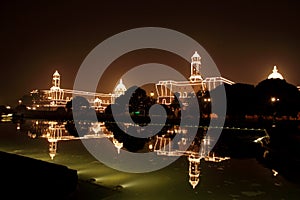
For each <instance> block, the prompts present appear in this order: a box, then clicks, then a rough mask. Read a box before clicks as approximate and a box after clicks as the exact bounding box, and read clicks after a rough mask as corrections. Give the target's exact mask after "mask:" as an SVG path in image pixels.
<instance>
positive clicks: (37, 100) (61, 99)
mask: <svg viewBox="0 0 300 200" xmlns="http://www.w3.org/2000/svg"><path fill="white" fill-rule="evenodd" d="M60 83H61V76H60V74H59V73H58V71H57V70H56V71H55V72H54V74H53V77H52V87H51V88H50V89H49V90H33V91H32V92H31V96H32V97H33V104H32V106H31V107H29V108H30V109H37V110H39V109H48V110H51V109H57V108H58V107H65V106H66V104H67V102H69V101H71V100H72V98H73V96H82V97H85V98H86V100H87V101H88V102H89V104H90V105H91V107H93V108H95V110H97V111H104V109H105V108H106V107H107V106H108V105H109V104H112V103H114V100H115V98H117V97H118V96H120V95H121V94H124V92H125V91H126V87H125V85H124V84H123V82H122V80H120V83H119V84H118V85H117V86H116V87H115V89H114V93H109V94H105V93H95V92H87V91H79V90H70V89H62V88H61V87H60Z"/></svg>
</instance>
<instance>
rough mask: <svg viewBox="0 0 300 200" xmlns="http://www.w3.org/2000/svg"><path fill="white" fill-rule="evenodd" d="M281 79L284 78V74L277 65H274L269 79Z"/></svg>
mask: <svg viewBox="0 0 300 200" xmlns="http://www.w3.org/2000/svg"><path fill="white" fill-rule="evenodd" d="M277 78H279V79H281V80H283V79H284V78H283V76H282V75H281V74H280V73H279V72H278V69H277V67H276V66H274V68H273V70H272V73H271V74H270V75H269V76H268V79H277Z"/></svg>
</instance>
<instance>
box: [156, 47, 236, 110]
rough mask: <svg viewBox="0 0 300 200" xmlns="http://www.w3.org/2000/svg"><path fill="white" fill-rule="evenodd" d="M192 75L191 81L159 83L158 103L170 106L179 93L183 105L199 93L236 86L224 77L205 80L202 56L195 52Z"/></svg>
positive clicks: (165, 81)
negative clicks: (224, 85) (223, 85)
mask: <svg viewBox="0 0 300 200" xmlns="http://www.w3.org/2000/svg"><path fill="white" fill-rule="evenodd" d="M190 67H191V75H190V77H189V81H174V80H163V81H159V82H158V83H157V84H156V85H155V86H156V92H157V96H158V98H157V101H158V103H160V104H166V105H170V104H171V103H172V102H173V100H174V95H175V94H176V93H177V94H178V97H179V99H180V100H181V102H183V105H185V102H186V101H185V100H186V99H188V98H192V97H194V96H195V93H197V92H198V91H200V92H202V93H204V92H205V91H211V90H213V89H215V88H216V87H218V86H219V85H221V84H224V83H226V84H229V85H232V84H234V82H233V81H230V80H228V79H225V78H223V77H206V78H205V79H203V77H202V75H201V56H200V55H199V54H198V52H197V51H195V53H194V55H193V56H192V57H191V66H190Z"/></svg>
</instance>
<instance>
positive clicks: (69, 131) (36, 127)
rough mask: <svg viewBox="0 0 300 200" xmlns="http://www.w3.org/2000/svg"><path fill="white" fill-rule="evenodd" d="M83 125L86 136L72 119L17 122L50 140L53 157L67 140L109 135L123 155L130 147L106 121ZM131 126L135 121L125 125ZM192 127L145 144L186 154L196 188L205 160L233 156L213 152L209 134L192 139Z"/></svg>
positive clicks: (164, 151) (161, 152)
mask: <svg viewBox="0 0 300 200" xmlns="http://www.w3.org/2000/svg"><path fill="white" fill-rule="evenodd" d="M79 124H80V125H81V127H86V128H85V129H86V130H87V131H86V132H85V134H84V135H82V136H79V135H76V134H74V130H76V128H75V125H74V123H73V122H69V121H46V120H32V121H30V124H28V123H25V124H24V123H23V124H22V123H16V125H17V127H16V128H17V131H24V130H25V132H26V134H27V135H28V136H29V137H30V138H33V139H34V138H44V139H46V140H47V141H48V143H49V146H48V150H49V156H50V158H51V159H52V160H53V159H54V158H55V157H56V155H57V152H58V143H59V142H60V141H67V140H84V139H101V138H107V139H109V140H110V141H111V142H112V144H113V145H114V147H115V149H116V152H117V153H118V154H120V152H121V149H126V147H124V145H123V141H120V140H118V139H117V138H116V137H115V136H114V133H113V132H111V131H109V130H108V129H107V128H106V126H105V123H103V122H93V123H90V122H85V121H83V122H79ZM125 125H126V127H127V128H128V129H129V128H130V126H131V124H125ZM188 132H189V130H188V129H187V128H183V127H180V126H173V127H171V128H170V129H168V130H166V131H165V134H163V135H161V136H158V135H157V136H154V137H153V138H152V139H151V140H150V142H147V143H145V144H144V145H145V147H147V149H148V152H155V153H156V154H157V155H158V156H186V157H187V160H188V162H189V183H190V184H191V186H192V187H193V189H194V188H195V187H196V186H197V185H198V183H199V181H200V175H201V169H200V163H201V162H203V161H204V162H222V161H224V160H228V159H230V158H229V157H220V156H216V155H215V153H214V152H211V151H210V150H211V149H212V146H211V145H212V141H213V138H211V137H210V136H209V135H205V134H204V135H202V137H201V139H200V138H199V137H198V136H196V137H195V138H188V137H187V133H188ZM175 134H179V135H180V136H182V137H180V139H179V140H178V141H176V143H175V145H174V138H173V137H172V136H174V135H175Z"/></svg>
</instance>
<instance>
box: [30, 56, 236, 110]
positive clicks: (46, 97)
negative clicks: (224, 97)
mask: <svg viewBox="0 0 300 200" xmlns="http://www.w3.org/2000/svg"><path fill="white" fill-rule="evenodd" d="M190 67H191V75H190V77H189V80H188V81H174V80H162V81H159V82H158V83H157V84H156V85H155V87H156V92H157V103H160V104H166V105H170V104H171V103H172V101H173V99H174V93H178V94H179V98H180V99H181V100H183V101H184V99H186V98H191V96H190V95H191V92H189V91H188V88H193V90H194V92H198V91H202V92H204V91H211V90H213V89H215V88H216V87H217V86H219V85H221V84H229V85H232V84H234V82H233V81H230V80H228V79H226V78H223V77H206V78H203V77H202V75H201V67H202V66H201V56H200V55H199V54H198V53H197V51H195V53H194V55H193V56H192V57H191V66H190ZM125 92H126V86H125V85H124V83H123V80H122V79H121V80H120V81H119V83H118V84H117V85H116V87H115V88H114V91H113V92H112V93H95V92H87V91H78V90H71V89H63V88H61V75H60V74H59V72H58V71H57V70H56V71H55V72H54V74H53V76H52V86H51V88H50V89H45V90H33V91H32V92H31V96H32V97H33V103H32V106H30V107H28V108H29V109H36V110H39V109H45V108H47V109H48V110H51V109H56V108H58V107H64V106H65V105H66V103H67V102H69V101H71V100H72V97H73V96H74V95H76V96H77V95H78V96H84V97H85V98H86V99H87V100H88V102H89V103H90V105H91V107H93V108H94V109H95V110H97V111H104V110H105V108H106V107H107V106H108V105H109V104H113V103H114V102H115V99H116V98H117V97H119V96H120V95H122V94H124V93H125Z"/></svg>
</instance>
